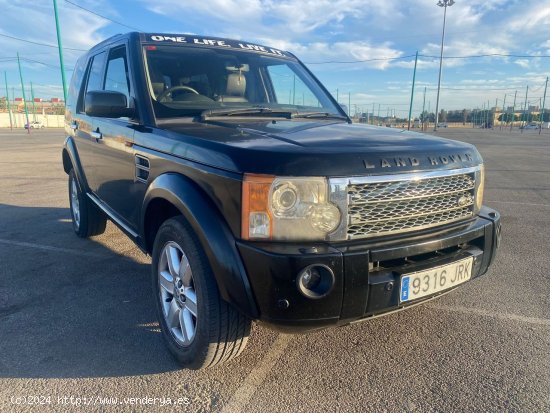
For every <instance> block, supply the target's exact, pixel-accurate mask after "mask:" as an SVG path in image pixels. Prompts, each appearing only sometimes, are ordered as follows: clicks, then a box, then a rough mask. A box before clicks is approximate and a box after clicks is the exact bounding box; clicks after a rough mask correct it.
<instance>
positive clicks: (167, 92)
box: [157, 86, 200, 102]
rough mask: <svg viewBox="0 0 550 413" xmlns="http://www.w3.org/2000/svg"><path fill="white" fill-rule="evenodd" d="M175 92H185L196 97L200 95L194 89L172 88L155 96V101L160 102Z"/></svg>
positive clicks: (188, 87) (185, 87) (187, 87)
mask: <svg viewBox="0 0 550 413" xmlns="http://www.w3.org/2000/svg"><path fill="white" fill-rule="evenodd" d="M176 90H186V91H187V92H189V93H194V94H196V95H199V94H200V93H199V92H197V91H196V90H195V89H193V88H192V87H190V86H172V87H171V88H168V89H166V90H165V91H164V92H162V93H161V94H160V95H158V96H157V100H158V101H159V102H162V101H163V99H165V98H166V97H167V96H168V95H170V94H171V93H172V92H174V91H176Z"/></svg>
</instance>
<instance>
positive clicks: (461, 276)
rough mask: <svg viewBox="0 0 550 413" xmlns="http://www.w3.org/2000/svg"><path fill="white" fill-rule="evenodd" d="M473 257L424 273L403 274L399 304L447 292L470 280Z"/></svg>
mask: <svg viewBox="0 0 550 413" xmlns="http://www.w3.org/2000/svg"><path fill="white" fill-rule="evenodd" d="M473 262H474V258H473V257H468V258H465V259H462V260H459V261H455V262H453V263H451V264H446V265H441V266H439V267H434V268H430V269H428V270H424V271H418V272H413V273H410V274H403V276H402V277H401V294H400V296H399V300H400V302H402V303H404V302H407V301H412V300H416V299H418V298H422V297H425V296H427V295H431V294H435V293H438V292H440V291H444V290H448V289H449V288H452V287H454V286H456V285H459V284H462V283H464V282H466V281H468V280H469V279H470V278H472V265H473Z"/></svg>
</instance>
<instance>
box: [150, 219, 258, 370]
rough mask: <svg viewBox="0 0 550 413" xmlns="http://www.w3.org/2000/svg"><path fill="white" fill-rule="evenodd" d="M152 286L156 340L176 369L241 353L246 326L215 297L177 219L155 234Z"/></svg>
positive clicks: (191, 237)
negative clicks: (160, 340) (161, 342)
mask: <svg viewBox="0 0 550 413" xmlns="http://www.w3.org/2000/svg"><path fill="white" fill-rule="evenodd" d="M152 281H153V291H154V293H155V302H156V304H157V314H158V318H159V324H160V326H161V330H162V335H163V337H164V339H165V342H166V345H167V347H168V349H169V350H170V352H171V353H172V354H173V356H174V357H175V358H176V359H177V360H178V362H179V363H180V364H181V365H183V366H184V367H188V368H192V369H200V368H204V367H209V366H213V365H216V364H218V363H220V362H224V361H228V360H231V359H232V358H233V357H236V356H238V355H239V354H240V353H241V352H242V350H243V349H244V348H245V346H246V342H247V340H248V336H249V334H250V324H251V321H250V319H248V318H247V317H246V316H244V315H242V314H241V313H239V312H238V311H237V310H235V309H234V308H233V307H231V306H230V305H229V304H228V303H227V302H225V301H224V300H223V299H222V298H221V297H220V294H219V292H218V288H217V285H216V281H215V279H214V275H213V274H212V270H211V269H210V265H209V263H208V260H207V258H206V256H205V254H204V251H203V250H202V248H201V246H200V244H199V242H198V240H197V237H196V236H195V234H194V233H193V231H192V230H191V228H190V227H189V226H188V225H187V223H186V222H185V220H184V219H183V218H182V217H176V218H171V219H169V220H167V221H166V222H165V223H164V224H162V226H161V227H160V229H159V231H158V233H157V236H156V239H155V244H154V248H153V265H152Z"/></svg>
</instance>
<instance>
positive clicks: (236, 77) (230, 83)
mask: <svg viewBox="0 0 550 413" xmlns="http://www.w3.org/2000/svg"><path fill="white" fill-rule="evenodd" d="M245 92H246V77H244V74H242V73H230V74H228V75H227V89H226V90H225V95H226V96H244V94H245Z"/></svg>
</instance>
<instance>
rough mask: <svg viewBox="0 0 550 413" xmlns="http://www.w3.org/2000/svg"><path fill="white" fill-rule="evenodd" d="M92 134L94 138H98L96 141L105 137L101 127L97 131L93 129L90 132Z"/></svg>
mask: <svg viewBox="0 0 550 413" xmlns="http://www.w3.org/2000/svg"><path fill="white" fill-rule="evenodd" d="M90 135H91V136H92V138H93V139H95V140H96V142H97V141H98V140H100V139H103V135H102V134H101V132H100V131H99V129H98V130H97V131H95V132H94V131H92V132H91V133H90Z"/></svg>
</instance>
